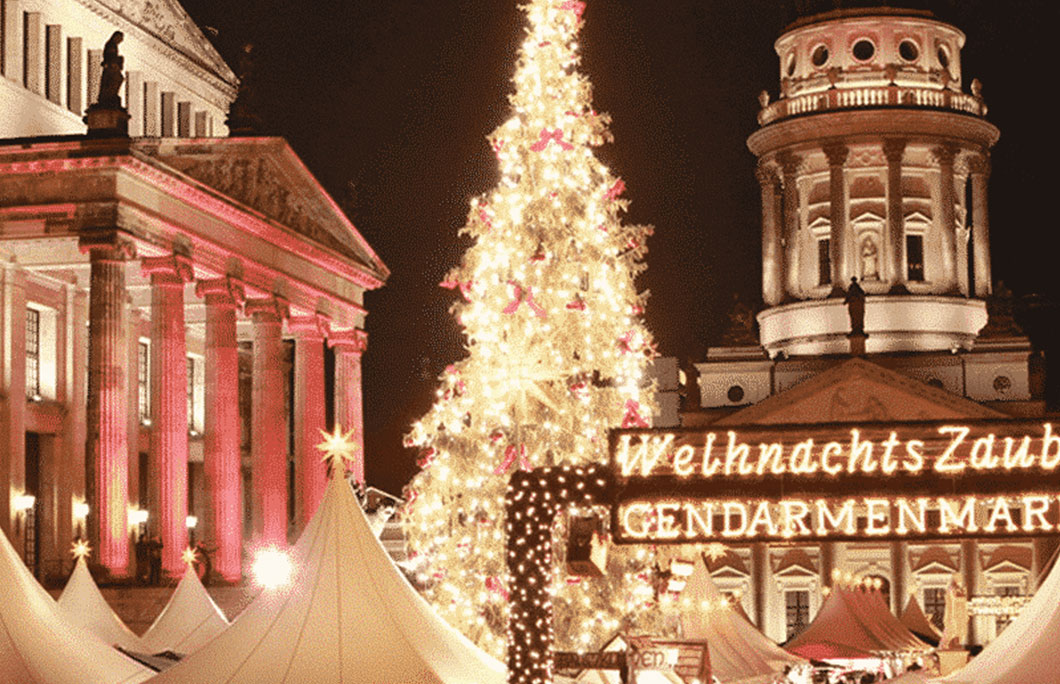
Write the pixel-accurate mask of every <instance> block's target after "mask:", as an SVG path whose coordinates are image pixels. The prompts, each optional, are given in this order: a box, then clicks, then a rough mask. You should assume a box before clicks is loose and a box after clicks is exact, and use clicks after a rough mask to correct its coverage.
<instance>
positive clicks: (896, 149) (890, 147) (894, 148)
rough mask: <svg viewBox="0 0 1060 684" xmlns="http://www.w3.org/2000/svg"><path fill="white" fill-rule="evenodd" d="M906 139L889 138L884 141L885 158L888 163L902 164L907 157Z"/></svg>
mask: <svg viewBox="0 0 1060 684" xmlns="http://www.w3.org/2000/svg"><path fill="white" fill-rule="evenodd" d="M906 143H907V141H906V140H905V138H887V139H886V140H884V141H883V156H884V158H886V159H887V162H888V163H891V164H894V163H899V164H900V163H901V162H902V157H903V156H904V155H905V146H906Z"/></svg>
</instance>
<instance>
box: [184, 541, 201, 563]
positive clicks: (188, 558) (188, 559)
mask: <svg viewBox="0 0 1060 684" xmlns="http://www.w3.org/2000/svg"><path fill="white" fill-rule="evenodd" d="M180 559H181V560H182V561H184V563H185V564H187V565H191V564H192V563H194V562H195V561H197V560H198V559H199V557H198V554H196V553H195V549H193V548H191V547H190V546H189V547H188V548H186V549H184V553H182V554H180Z"/></svg>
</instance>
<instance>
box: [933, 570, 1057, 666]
mask: <svg viewBox="0 0 1060 684" xmlns="http://www.w3.org/2000/svg"><path fill="white" fill-rule="evenodd" d="M1057 672H1060V563H1058V564H1056V565H1054V566H1053V569H1052V571H1051V572H1050V573H1049V576H1048V577H1047V578H1046V580H1045V582H1044V583H1042V586H1041V587H1039V588H1038V592H1037V593H1036V594H1035V595H1034V598H1033V599H1031V602H1030V603H1028V604H1027V605H1026V606H1024V608H1023V610H1022V611H1021V612H1020V614H1019V615H1018V616H1017V617H1016V619H1015V620H1013V621H1012V622H1011V623H1010V624H1009V626H1008V627H1006V628H1005V631H1004V632H1002V633H1001V635H1000V636H998V638H997V639H994V640H993V641H991V642H990V644H989V645H987V647H986V648H984V649H983V651H982V653H980V654H979V655H978V656H976V657H975V659H974V660H972V662H970V663H968V664H967V665H965V666H964V667H962V668H961V669H960V670H957V671H956V672H953V673H951V674H950V675H948V676H946V677H943V678H942V679H938V680H932V681H933V682H938V683H939V684H1025V683H1027V682H1055V681H1056V676H1057Z"/></svg>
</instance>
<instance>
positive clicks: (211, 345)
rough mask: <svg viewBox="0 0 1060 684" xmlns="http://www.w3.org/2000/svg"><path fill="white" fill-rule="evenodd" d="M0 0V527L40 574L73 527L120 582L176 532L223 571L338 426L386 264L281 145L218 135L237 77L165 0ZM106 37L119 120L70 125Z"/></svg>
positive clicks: (259, 533)
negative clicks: (146, 544)
mask: <svg viewBox="0 0 1060 684" xmlns="http://www.w3.org/2000/svg"><path fill="white" fill-rule="evenodd" d="M0 7H2V14H3V16H2V20H3V28H4V30H3V32H2V36H3V39H2V40H3V42H2V46H0V54H2V55H3V60H2V71H3V78H0V257H2V271H0V295H2V318H0V334H2V338H3V356H2V358H0V368H2V374H0V378H2V386H0V439H2V442H0V510H2V511H4V513H3V515H0V525H2V527H3V530H4V532H5V533H6V534H7V535H8V536H9V538H10V539H11V540H12V542H13V544H14V545H15V547H16V548H18V549H20V550H21V551H22V552H23V554H24V556H25V560H26V561H27V563H28V564H30V565H31V566H32V567H33V568H35V569H36V570H37V571H38V572H39V573H40V574H41V575H42V576H47V577H62V576H65V571H66V570H67V568H68V567H69V566H68V564H69V560H68V559H67V558H66V555H67V554H66V549H67V548H68V546H69V543H70V540H71V539H72V538H74V537H75V536H79V535H85V536H87V537H88V538H89V540H90V541H91V543H92V548H93V560H94V562H95V563H96V564H98V565H99V566H100V567H101V568H102V569H103V570H105V571H106V572H107V574H108V575H109V576H110V577H111V578H114V579H121V578H127V577H129V576H131V575H132V574H133V573H134V572H135V565H136V562H135V551H134V547H135V544H134V542H135V541H136V540H137V539H138V538H139V537H140V535H143V534H147V535H149V536H151V537H155V536H157V537H159V538H160V539H161V541H162V544H163V570H164V572H166V573H167V574H170V575H173V574H179V573H180V572H182V571H183V567H184V566H183V563H182V561H181V552H182V551H183V549H184V548H185V546H186V545H187V543H188V539H189V535H194V537H195V538H196V539H197V540H201V541H204V542H205V544H206V546H207V547H208V548H211V549H213V557H212V564H213V568H214V570H215V571H216V572H217V574H218V575H219V576H220V577H221V578H223V579H225V580H227V581H238V580H239V579H240V577H241V571H242V564H241V563H242V561H241V556H242V554H243V552H244V549H245V546H246V545H250V544H254V543H267V542H273V543H279V544H284V543H286V540H287V536H288V533H289V532H291V531H297V530H298V529H300V526H301V525H302V524H303V523H304V522H305V521H307V520H308V519H309V516H310V515H311V513H312V511H313V510H314V508H315V505H316V503H317V501H319V497H320V496H321V495H322V492H323V488H324V483H325V472H324V466H323V464H322V463H321V460H320V458H319V454H318V452H317V450H316V448H315V445H316V444H317V443H318V442H319V441H320V433H319V430H320V429H323V428H327V427H329V423H331V422H332V421H334V422H337V423H339V424H341V425H343V426H345V427H346V428H351V429H354V430H355V434H356V435H357V437H358V438H360V436H361V429H362V424H363V421H362V399H361V374H360V367H361V365H360V359H361V355H362V353H363V352H364V351H365V349H366V343H367V336H366V334H365V332H364V320H365V316H366V314H367V311H366V310H365V308H364V292H365V291H366V290H371V289H373V288H377V287H379V286H381V285H382V284H383V282H384V281H385V279H386V277H387V275H388V271H387V269H386V267H385V265H384V264H383V263H382V262H381V260H380V259H379V258H378V257H377V256H376V255H375V253H374V252H373V251H372V249H371V247H370V246H369V245H368V244H367V242H366V241H365V240H364V238H363V237H362V236H361V235H360V234H359V233H358V231H357V230H356V228H355V227H354V226H353V225H352V224H351V223H350V222H349V220H348V219H347V218H346V216H345V215H344V214H343V212H342V211H341V210H340V209H339V208H338V206H337V205H336V204H335V202H334V201H333V200H332V199H331V198H330V197H329V196H328V195H327V193H326V192H325V191H324V190H323V188H322V187H321V186H320V184H319V183H318V182H317V180H316V179H315V178H314V177H313V176H312V174H310V173H309V171H308V170H307V169H306V167H305V166H304V164H303V163H302V162H301V161H300V160H299V159H298V157H297V156H296V155H295V154H294V152H293V151H292V150H291V148H290V147H289V146H288V145H287V143H286V142H285V141H283V140H282V139H278V138H267V137H224V136H226V135H227V133H228V128H227V126H226V123H225V117H226V114H227V112H228V110H229V106H230V104H231V103H232V101H233V99H234V98H235V97H236V93H237V79H236V77H235V75H234V74H233V73H232V71H231V70H230V69H229V68H228V66H226V65H225V63H224V62H223V61H222V59H221V58H220V56H219V55H218V54H217V53H216V51H215V50H214V49H213V48H212V47H211V46H210V44H209V42H208V41H207V40H206V39H205V37H204V36H203V35H202V34H201V33H200V31H199V30H198V28H197V27H195V25H194V23H193V22H192V21H191V19H190V18H189V17H188V16H187V15H186V14H185V13H184V12H183V10H182V9H181V8H180V7H179V6H178V5H177V4H176V3H174V2H161V3H160V2H154V1H153V0H139V1H135V2H128V1H121V2H118V1H116V0H77V1H76V2H74V1H70V0H64V1H61V2H60V1H59V0H3V2H2V3H0ZM115 31H121V32H122V33H123V34H124V40H123V41H121V45H120V50H121V56H122V57H123V58H124V73H123V76H124V79H123V83H122V84H121V92H120V96H121V101H122V102H121V104H122V107H124V110H125V111H126V112H127V113H128V115H129V121H128V133H129V136H128V137H121V136H117V137H114V136H109V137H108V136H99V135H96V136H92V135H88V136H86V125H85V123H84V122H83V120H82V115H83V114H84V113H85V110H86V107H87V106H88V105H89V104H90V103H94V102H96V101H97V96H98V94H99V91H100V82H101V78H102V74H103V71H104V69H103V67H102V66H101V63H102V60H103V50H102V48H103V46H104V44H105V43H106V42H107V41H108V39H110V38H111V36H112V34H113V33H114V32H115ZM356 474H357V476H358V477H360V478H361V479H362V480H363V463H359V465H358V466H357V468H356ZM193 525H194V527H193Z"/></svg>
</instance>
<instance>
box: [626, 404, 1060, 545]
mask: <svg viewBox="0 0 1060 684" xmlns="http://www.w3.org/2000/svg"><path fill="white" fill-rule="evenodd" d="M611 456H612V463H611V468H612V475H613V477H614V482H615V498H614V507H613V509H612V533H613V535H614V538H615V541H617V542H619V543H667V542H669V543H690V542H692V543H694V542H704V541H713V540H731V541H737V540H742V541H752V540H754V541H768V540H785V539H789V540H795V539H798V540H806V541H808V540H822V539H832V540H839V539H872V538H880V539H896V538H903V539H909V538H938V537H946V536H1002V535H1004V536H1015V535H1034V534H1047V533H1050V532H1055V531H1058V530H1060V433H1058V430H1057V429H1056V428H1054V426H1053V425H1052V424H1051V423H1027V422H1023V421H1012V422H1005V423H999V422H997V421H993V422H990V423H973V424H949V423H905V424H895V425H888V426H880V425H871V426H863V427H862V426H835V425H833V426H824V427H817V426H814V427H813V428H812V429H808V428H807V426H783V427H760V426H752V427H747V428H739V429H737V428H733V429H722V430H706V431H687V430H686V431H659V430H619V431H615V432H614V433H613V434H612V436H611Z"/></svg>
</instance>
